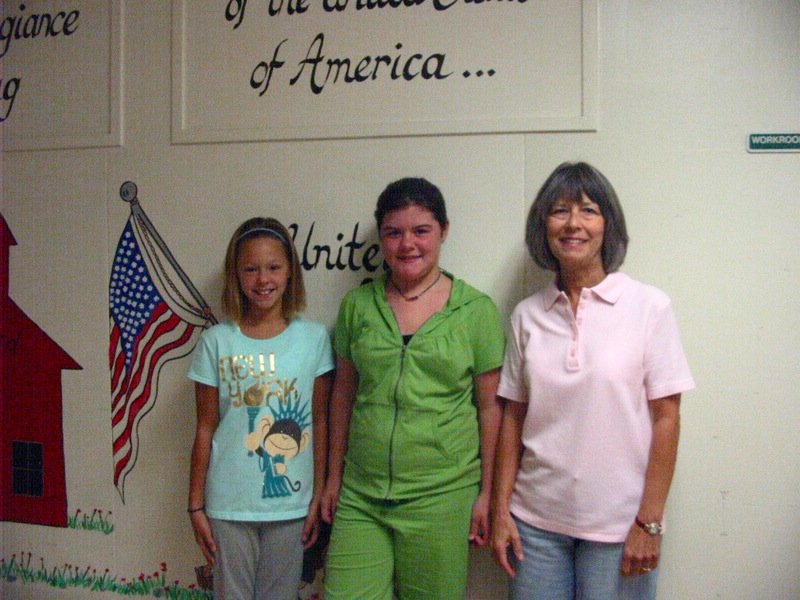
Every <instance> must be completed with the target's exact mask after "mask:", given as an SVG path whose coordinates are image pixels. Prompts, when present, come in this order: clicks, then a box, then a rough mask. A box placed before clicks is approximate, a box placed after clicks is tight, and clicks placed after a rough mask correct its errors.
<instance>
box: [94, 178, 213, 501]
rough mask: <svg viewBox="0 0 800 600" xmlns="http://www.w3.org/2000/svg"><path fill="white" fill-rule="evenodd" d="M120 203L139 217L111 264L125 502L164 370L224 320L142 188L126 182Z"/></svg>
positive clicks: (118, 461)
mask: <svg viewBox="0 0 800 600" xmlns="http://www.w3.org/2000/svg"><path fill="white" fill-rule="evenodd" d="M120 196H121V197H122V199H123V200H125V201H126V202H128V203H129V204H130V209H131V215H130V217H129V218H128V222H127V223H126V224H125V228H124V229H123V231H122V235H121V236H120V238H119V242H118V244H117V251H116V253H115V255H114V261H113V263H112V265H111V276H110V280H109V285H108V287H109V291H108V300H109V312H110V319H111V322H110V329H111V341H110V344H109V356H108V361H109V368H110V369H111V427H112V437H113V452H114V485H115V486H116V488H117V491H118V492H119V495H120V497H121V498H122V501H123V502H125V479H126V478H127V477H128V475H129V474H130V473H131V471H132V470H133V468H134V467H135V466H136V459H137V458H138V456H139V426H140V424H141V421H142V419H144V417H145V416H146V415H147V413H148V412H150V410H151V409H152V408H153V405H154V404H155V402H156V396H157V395H158V376H159V373H160V371H161V368H162V367H163V366H164V365H165V364H166V363H167V362H169V361H171V360H175V359H178V358H182V357H184V356H186V355H187V354H189V353H190V352H191V351H192V349H193V348H194V343H195V342H196V339H197V336H198V334H199V332H200V330H201V329H202V328H204V327H207V326H209V325H212V324H214V323H216V322H217V319H216V318H215V317H214V315H213V314H212V312H211V309H210V308H209V306H208V304H207V303H206V301H205V300H204V299H203V297H202V296H201V295H200V292H198V291H197V289H196V288H195V287H194V285H193V284H192V282H191V280H190V279H189V277H188V276H187V275H186V273H184V271H183V269H181V267H180V265H179V264H178V262H177V261H176V260H175V258H174V257H173V255H172V253H171V252H170V250H169V248H168V247H167V245H166V244H165V243H164V240H163V239H162V238H161V236H160V235H159V233H158V231H157V230H156V228H155V227H154V226H153V224H152V223H151V222H150V219H148V217H147V215H146V214H145V212H144V210H143V209H142V207H141V206H140V205H139V200H138V198H137V188H136V184H134V183H133V182H131V181H127V182H125V183H123V184H122V187H121V188H120Z"/></svg>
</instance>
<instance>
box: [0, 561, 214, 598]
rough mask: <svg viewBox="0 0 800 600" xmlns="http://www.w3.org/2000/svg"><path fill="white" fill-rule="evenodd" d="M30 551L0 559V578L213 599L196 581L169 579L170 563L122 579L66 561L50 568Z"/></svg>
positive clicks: (134, 593) (131, 593) (124, 593)
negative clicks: (189, 582) (187, 582)
mask: <svg viewBox="0 0 800 600" xmlns="http://www.w3.org/2000/svg"><path fill="white" fill-rule="evenodd" d="M32 558H33V557H32V555H31V553H30V552H27V553H26V552H22V553H21V554H20V555H19V557H17V555H16V554H14V555H12V556H11V559H10V560H8V561H7V560H6V559H5V558H2V559H0V579H5V580H6V581H8V582H18V583H20V584H26V583H40V584H46V585H49V586H51V587H55V588H61V589H67V588H84V589H86V590H90V591H92V592H113V593H117V594H119V595H121V596H151V597H155V598H167V599H170V600H211V599H212V598H213V594H211V593H210V592H207V591H205V590H202V589H200V588H198V587H197V586H196V585H195V584H191V585H189V586H182V585H181V583H180V581H178V580H175V581H173V582H169V583H168V582H167V565H166V563H161V566H160V568H159V570H158V571H155V572H154V573H153V574H152V575H145V574H144V573H140V574H139V576H138V577H134V578H131V579H127V578H124V577H123V578H121V579H119V578H118V577H116V576H115V575H111V573H110V572H109V570H108V569H106V570H105V571H103V572H102V573H98V571H97V570H96V569H95V568H92V567H85V568H83V567H78V566H77V565H70V564H65V565H63V566H57V567H51V568H48V567H46V566H45V564H44V559H43V558H40V559H39V564H36V563H35V562H34V561H33V560H32Z"/></svg>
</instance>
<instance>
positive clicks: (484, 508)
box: [469, 490, 489, 546]
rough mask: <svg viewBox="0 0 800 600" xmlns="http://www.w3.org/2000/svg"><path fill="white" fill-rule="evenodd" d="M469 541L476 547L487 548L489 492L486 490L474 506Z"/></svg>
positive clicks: (482, 491) (479, 495)
mask: <svg viewBox="0 0 800 600" xmlns="http://www.w3.org/2000/svg"><path fill="white" fill-rule="evenodd" d="M469 541H470V543H471V544H475V545H476V546H485V545H486V544H487V543H488V542H489V492H487V491H484V490H481V493H480V494H478V498H477V499H476V500H475V504H473V505H472V524H471V526H470V529H469Z"/></svg>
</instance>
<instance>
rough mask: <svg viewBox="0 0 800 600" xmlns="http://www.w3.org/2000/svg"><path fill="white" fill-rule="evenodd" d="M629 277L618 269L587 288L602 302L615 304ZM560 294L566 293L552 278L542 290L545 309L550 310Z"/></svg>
mask: <svg viewBox="0 0 800 600" xmlns="http://www.w3.org/2000/svg"><path fill="white" fill-rule="evenodd" d="M629 279H630V278H629V277H628V276H627V275H625V274H624V273H620V272H618V271H617V272H614V273H609V274H608V275H606V277H605V279H603V281H601V282H600V283H598V284H597V285H596V286H594V287H592V288H589V290H590V291H591V292H592V293H593V294H594V295H595V296H597V297H598V298H600V299H601V300H603V301H604V302H607V303H608V304H616V302H617V300H619V298H620V296H622V292H623V291H624V289H625V286H626V284H627V282H628V281H629ZM562 295H564V296H565V297H566V294H563V292H562V291H561V290H559V289H558V286H557V285H556V280H555V279H553V281H552V282H551V283H550V285H549V286H548V287H547V289H545V290H544V307H545V310H550V309H551V308H553V305H554V304H555V303H556V302H557V301H558V299H559V298H560V297H561V296H562Z"/></svg>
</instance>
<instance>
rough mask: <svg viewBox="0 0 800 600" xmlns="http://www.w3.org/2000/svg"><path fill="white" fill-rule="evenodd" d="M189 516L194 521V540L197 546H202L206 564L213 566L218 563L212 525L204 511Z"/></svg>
mask: <svg viewBox="0 0 800 600" xmlns="http://www.w3.org/2000/svg"><path fill="white" fill-rule="evenodd" d="M189 516H190V517H191V519H192V529H194V539H195V540H196V541H197V545H198V546H200V550H201V551H202V552H203V556H205V557H206V562H208V564H209V565H211V566H213V565H214V563H215V562H216V555H217V544H216V542H214V534H213V532H212V531H211V523H209V521H208V517H207V516H206V513H205V512H203V511H202V510H198V511H197V512H193V513H189Z"/></svg>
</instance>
